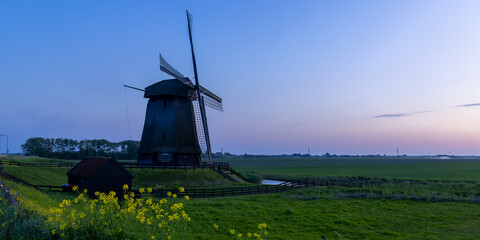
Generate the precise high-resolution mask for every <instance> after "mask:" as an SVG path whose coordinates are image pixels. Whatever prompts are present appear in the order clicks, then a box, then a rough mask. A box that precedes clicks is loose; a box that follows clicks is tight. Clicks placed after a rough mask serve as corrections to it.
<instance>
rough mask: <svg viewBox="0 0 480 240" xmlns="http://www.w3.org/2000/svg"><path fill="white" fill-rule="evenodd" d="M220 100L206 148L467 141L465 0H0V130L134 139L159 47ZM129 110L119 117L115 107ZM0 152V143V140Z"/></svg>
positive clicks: (477, 111)
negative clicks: (193, 56)
mask: <svg viewBox="0 0 480 240" xmlns="http://www.w3.org/2000/svg"><path fill="white" fill-rule="evenodd" d="M186 9H188V10H189V11H190V13H191V14H192V15H193V40H194V45H195V54H196V59H197V67H198V74H199V81H200V83H201V84H202V85H203V86H205V87H206V88H208V89H209V90H210V91H212V92H213V93H215V94H217V95H218V96H220V97H222V98H223V106H224V112H218V111H215V110H213V109H208V110H207V117H208V124H209V130H210V137H211V141H212V150H213V151H214V152H217V151H221V150H222V149H223V151H225V152H231V153H235V154H244V153H249V154H290V153H307V151H308V149H310V153H311V154H323V153H326V152H329V153H331V154H387V155H394V154H396V151H397V148H398V149H399V152H400V154H409V155H426V154H455V155H480V104H479V103H480V94H479V89H480V67H479V63H480V44H478V43H479V42H480V15H479V14H478V9H480V2H479V1H464V0H459V1H437V0H435V1H433V0H432V1H428V0H423V1H416V0H411V1H409V0H402V1H400V0H393V1H381V0H378V1H354V0H340V1H316V0H315V1H306V0H302V1H281V0H275V1H273V0H264V1H253V0H242V1H60V0H58V1H55V0H51V1H13V0H12V1H10V0H0V134H4V135H8V138H9V150H10V152H11V153H12V152H21V145H22V144H23V143H24V142H25V140H26V139H28V138H30V137H44V138H71V139H77V140H82V139H107V140H109V141H121V140H127V139H133V140H140V138H141V135H142V129H143V123H144V117H145V110H146V105H147V101H148V99H145V98H143V93H142V92H139V91H135V90H131V89H125V88H124V87H123V85H124V84H127V85H131V86H135V87H139V88H145V87H146V86H149V85H151V84H153V83H156V82H158V81H161V80H164V79H169V78H171V77H169V76H168V75H167V74H165V73H163V72H161V71H160V69H159V59H158V53H159V52H161V53H162V55H163V56H164V57H165V59H166V60H167V61H168V62H169V63H170V64H171V65H173V66H174V67H175V68H176V69H177V70H179V71H180V72H182V73H183V74H184V75H185V76H188V77H190V78H191V79H193V67H192V59H191V55H190V48H189V40H188V31H187V20H186V15H185V10H186ZM127 116H128V117H127ZM1 141H2V142H1V143H0V152H5V150H6V137H2V138H1Z"/></svg>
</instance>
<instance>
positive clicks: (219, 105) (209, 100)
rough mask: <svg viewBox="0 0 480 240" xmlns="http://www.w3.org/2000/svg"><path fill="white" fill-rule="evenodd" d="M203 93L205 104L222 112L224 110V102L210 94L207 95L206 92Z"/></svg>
mask: <svg viewBox="0 0 480 240" xmlns="http://www.w3.org/2000/svg"><path fill="white" fill-rule="evenodd" d="M201 94H202V97H203V102H204V103H205V106H207V107H211V108H213V109H215V110H218V111H220V112H223V104H222V102H219V101H217V100H216V99H214V98H211V97H210V96H208V95H206V94H203V93H201Z"/></svg>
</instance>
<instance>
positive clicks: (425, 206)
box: [2, 158, 480, 239]
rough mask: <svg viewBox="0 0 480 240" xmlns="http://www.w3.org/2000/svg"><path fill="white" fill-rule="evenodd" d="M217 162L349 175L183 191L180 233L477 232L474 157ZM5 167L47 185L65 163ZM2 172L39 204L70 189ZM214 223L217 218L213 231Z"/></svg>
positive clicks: (190, 180)
mask: <svg viewBox="0 0 480 240" xmlns="http://www.w3.org/2000/svg"><path fill="white" fill-rule="evenodd" d="M52 161H54V160H52ZM217 161H229V162H230V164H231V165H232V166H233V167H234V169H235V170H236V171H237V172H240V173H241V174H258V175H260V176H262V177H264V178H269V177H272V178H278V179H281V178H285V179H298V178H304V177H309V178H312V179H313V178H316V179H327V178H328V179H330V180H331V179H334V180H335V179H340V180H345V179H346V180H348V181H352V184H351V186H330V187H311V188H303V189H294V190H289V191H286V192H282V193H276V194H264V195H252V196H240V197H224V198H211V199H190V200H188V201H187V200H183V204H184V205H185V211H186V212H188V214H189V215H190V217H191V219H192V221H191V222H190V224H188V225H187V226H186V227H185V228H184V229H183V230H182V231H183V232H182V234H180V235H178V239H238V238H239V237H238V236H237V235H235V236H234V235H231V234H230V233H229V231H230V230H232V229H234V230H235V232H236V233H242V237H240V238H241V239H248V237H246V234H247V233H249V232H252V233H253V232H255V231H257V230H258V229H257V224H258V223H263V222H264V223H266V224H267V226H268V227H267V231H268V235H267V236H266V237H264V239H320V237H321V236H322V235H325V236H326V237H327V239H478V238H479V237H480V228H479V226H480V200H479V198H478V196H480V181H479V180H480V177H479V175H478V174H477V172H480V171H478V170H480V161H477V160H471V159H453V160H452V159H449V160H440V159H396V158H393V159H376V158H375V159H373V158H372V159H367V158H365V159H363V158H358V159H357V158H344V159H341V158H340V159H326V158H289V159H288V158H287V159H284V158H232V159H217ZM3 169H4V171H6V172H8V173H10V174H13V175H15V176H17V177H19V178H21V179H23V180H25V181H27V182H31V183H34V184H49V185H50V184H51V185H60V184H61V183H65V182H66V176H65V173H66V172H67V171H68V170H69V168H30V167H15V166H3ZM131 172H132V174H133V175H134V176H135V177H136V178H135V181H134V186H135V188H138V187H141V186H144V187H148V186H150V187H161V188H167V189H168V188H171V187H173V186H176V185H180V186H184V187H188V188H190V187H215V186H217V187H219V186H235V184H233V183H230V182H228V181H226V180H225V179H223V178H222V177H221V176H219V175H218V174H216V173H215V172H213V171H210V170H196V171H193V170H188V171H183V170H181V171H178V170H177V171H174V170H145V169H144V170H140V169H134V170H132V171H131ZM378 179H380V180H378ZM2 181H3V182H4V183H5V184H7V186H9V187H10V188H11V189H12V190H14V191H15V192H17V193H18V194H21V195H22V196H23V197H25V198H26V199H28V200H29V201H30V202H31V203H33V204H34V205H37V206H38V207H40V208H45V209H46V208H50V207H53V206H58V204H59V203H60V202H61V201H62V200H63V199H73V198H74V197H75V196H74V195H72V194H67V193H55V192H48V191H45V190H36V189H34V188H31V187H28V186H24V185H22V184H19V183H15V182H12V181H8V180H4V179H3V180H2ZM358 182H360V183H361V184H357V183H358ZM247 184H248V183H241V184H240V185H247ZM399 196H400V197H399ZM411 199H414V200H411ZM3 208H5V206H4V207H3ZM214 224H217V225H218V226H219V228H218V229H217V230H215V229H214V228H213V225H214ZM13 226H15V225H13ZM32 231H33V230H32Z"/></svg>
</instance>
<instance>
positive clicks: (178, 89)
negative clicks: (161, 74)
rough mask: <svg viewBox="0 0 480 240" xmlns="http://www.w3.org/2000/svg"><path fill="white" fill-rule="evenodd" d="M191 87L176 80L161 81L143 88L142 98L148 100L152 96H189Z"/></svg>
mask: <svg viewBox="0 0 480 240" xmlns="http://www.w3.org/2000/svg"><path fill="white" fill-rule="evenodd" d="M192 90H193V88H192V87H190V86H188V85H187V84H185V83H182V82H181V81H180V80H177V79H168V80H163V81H160V82H157V83H154V84H152V85H150V86H148V87H146V88H145V95H144V97H146V98H150V97H154V96H164V95H168V96H184V97H189V96H191V95H192V94H191V91H192Z"/></svg>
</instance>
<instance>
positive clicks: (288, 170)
mask: <svg viewBox="0 0 480 240" xmlns="http://www.w3.org/2000/svg"><path fill="white" fill-rule="evenodd" d="M217 161H228V162H229V163H230V165H231V166H232V167H233V168H234V169H235V170H237V171H239V172H256V173H259V174H282V175H289V176H365V177H385V178H411V179H444V180H474V181H479V180H480V160H475V159H445V160H444V159H414V158H313V157H312V158H240V157H238V158H230V159H228V158H227V159H223V158H222V159H217Z"/></svg>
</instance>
